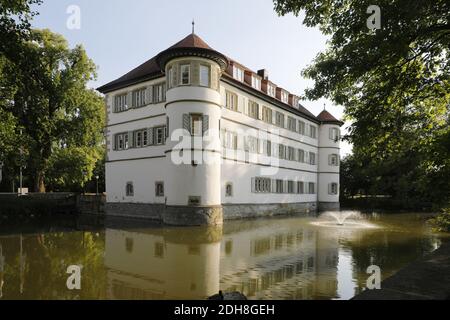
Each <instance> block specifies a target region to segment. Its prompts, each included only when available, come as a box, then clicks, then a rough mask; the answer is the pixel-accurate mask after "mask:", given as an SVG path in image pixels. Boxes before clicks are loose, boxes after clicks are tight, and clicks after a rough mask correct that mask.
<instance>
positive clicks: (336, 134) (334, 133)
mask: <svg viewBox="0 0 450 320" xmlns="http://www.w3.org/2000/svg"><path fill="white" fill-rule="evenodd" d="M330 139H331V140H333V141H335V142H338V141H339V130H338V129H336V128H330Z"/></svg>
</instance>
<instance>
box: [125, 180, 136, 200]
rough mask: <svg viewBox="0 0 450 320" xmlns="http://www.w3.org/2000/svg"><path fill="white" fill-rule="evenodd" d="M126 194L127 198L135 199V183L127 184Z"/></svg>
mask: <svg viewBox="0 0 450 320" xmlns="http://www.w3.org/2000/svg"><path fill="white" fill-rule="evenodd" d="M125 193H126V195H127V197H133V196H134V187H133V182H127V186H126V190H125Z"/></svg>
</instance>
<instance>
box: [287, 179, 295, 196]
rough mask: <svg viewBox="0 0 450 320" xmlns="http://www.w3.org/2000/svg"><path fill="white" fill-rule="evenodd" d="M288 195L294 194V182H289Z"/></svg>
mask: <svg viewBox="0 0 450 320" xmlns="http://www.w3.org/2000/svg"><path fill="white" fill-rule="evenodd" d="M288 193H294V181H288Z"/></svg>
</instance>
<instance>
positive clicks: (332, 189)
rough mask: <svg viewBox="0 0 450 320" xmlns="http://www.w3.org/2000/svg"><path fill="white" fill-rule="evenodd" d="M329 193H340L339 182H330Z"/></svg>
mask: <svg viewBox="0 0 450 320" xmlns="http://www.w3.org/2000/svg"><path fill="white" fill-rule="evenodd" d="M329 193H330V194H332V195H337V194H338V184H337V183H330V186H329Z"/></svg>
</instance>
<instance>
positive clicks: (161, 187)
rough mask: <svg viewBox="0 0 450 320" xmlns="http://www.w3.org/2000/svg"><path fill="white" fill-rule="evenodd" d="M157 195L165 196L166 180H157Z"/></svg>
mask: <svg viewBox="0 0 450 320" xmlns="http://www.w3.org/2000/svg"><path fill="white" fill-rule="evenodd" d="M155 196H157V197H164V182H160V181H159V182H155Z"/></svg>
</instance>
